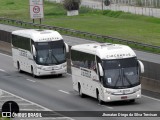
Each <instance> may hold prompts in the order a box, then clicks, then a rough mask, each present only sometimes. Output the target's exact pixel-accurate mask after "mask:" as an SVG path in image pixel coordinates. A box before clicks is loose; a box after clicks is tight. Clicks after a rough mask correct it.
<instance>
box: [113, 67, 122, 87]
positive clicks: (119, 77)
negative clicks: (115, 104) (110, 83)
mask: <svg viewBox="0 0 160 120" xmlns="http://www.w3.org/2000/svg"><path fill="white" fill-rule="evenodd" d="M119 80H121V72H120V69H119V75H118V79H117V80H116V83H115V85H114V88H115V87H116V86H117V83H118V81H119Z"/></svg>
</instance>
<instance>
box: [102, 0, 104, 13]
mask: <svg viewBox="0 0 160 120" xmlns="http://www.w3.org/2000/svg"><path fill="white" fill-rule="evenodd" d="M103 7H104V6H103V0H102V11H103Z"/></svg>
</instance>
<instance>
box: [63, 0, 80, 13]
mask: <svg viewBox="0 0 160 120" xmlns="http://www.w3.org/2000/svg"><path fill="white" fill-rule="evenodd" d="M80 4H81V0H64V1H63V6H64V8H65V9H66V10H68V11H71V10H79V6H80Z"/></svg>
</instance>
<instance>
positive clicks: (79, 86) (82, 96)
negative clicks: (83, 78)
mask: <svg viewBox="0 0 160 120" xmlns="http://www.w3.org/2000/svg"><path fill="white" fill-rule="evenodd" d="M78 93H79V96H80V97H81V98H84V94H83V93H82V89H81V85H80V84H78Z"/></svg>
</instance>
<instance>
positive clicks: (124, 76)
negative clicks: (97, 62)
mask: <svg viewBox="0 0 160 120" xmlns="http://www.w3.org/2000/svg"><path fill="white" fill-rule="evenodd" d="M122 74H123V78H122V79H125V78H126V80H127V82H128V83H129V84H130V85H131V86H132V87H133V85H132V83H131V82H130V80H129V79H128V77H127V76H126V75H125V74H124V69H122ZM123 85H124V83H123Z"/></svg>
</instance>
